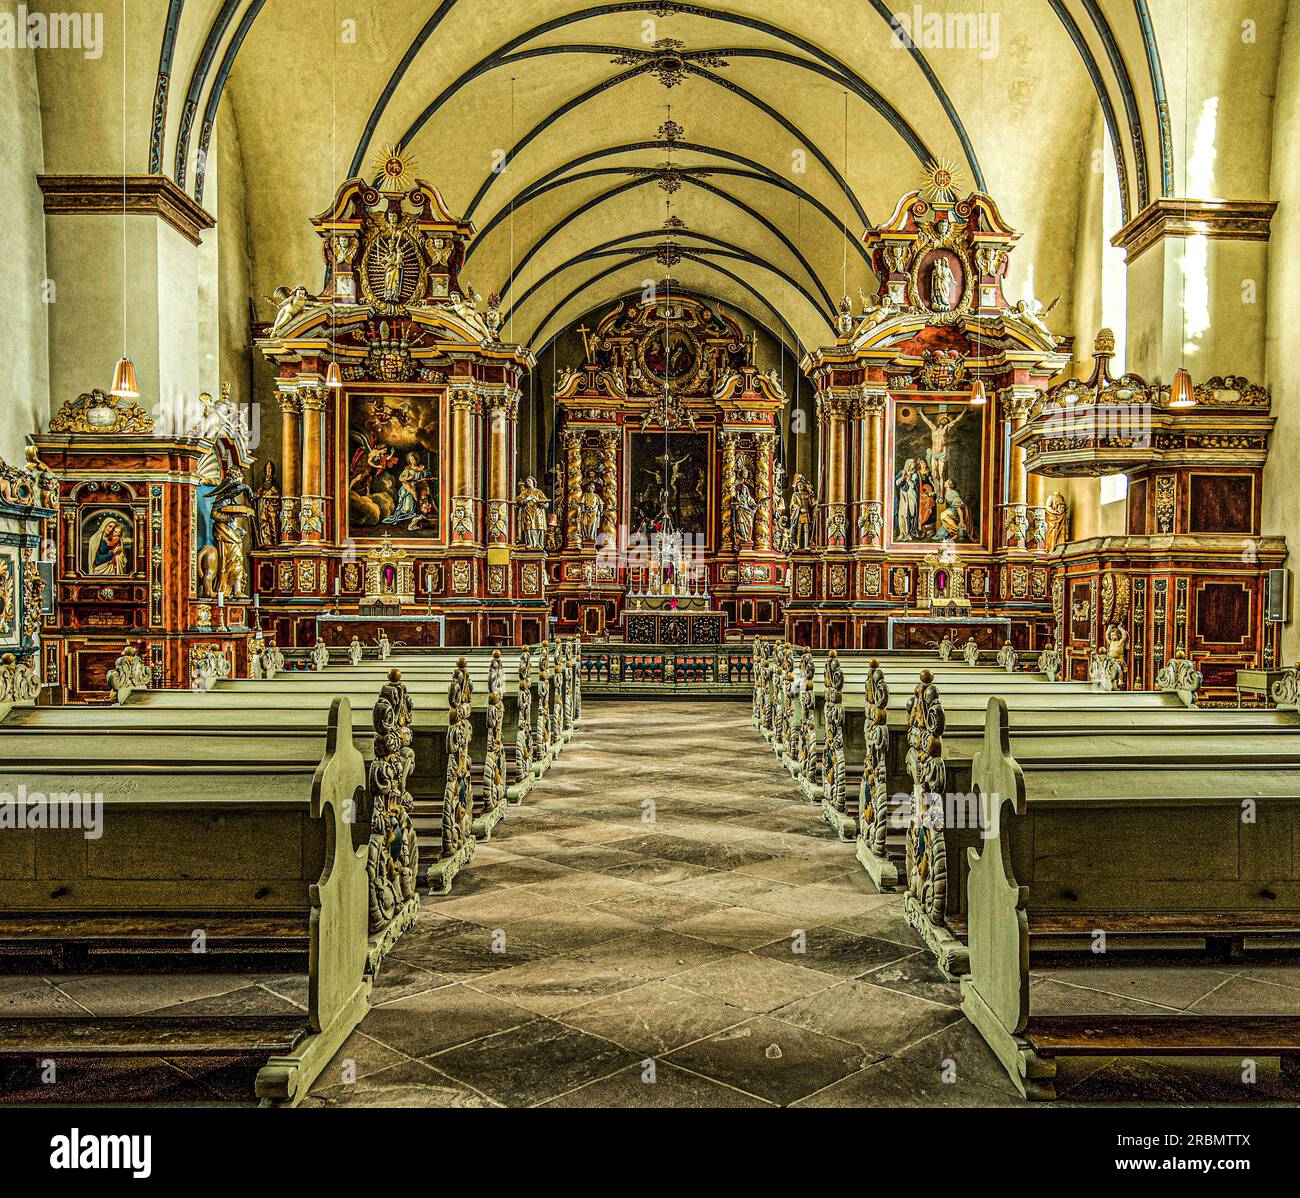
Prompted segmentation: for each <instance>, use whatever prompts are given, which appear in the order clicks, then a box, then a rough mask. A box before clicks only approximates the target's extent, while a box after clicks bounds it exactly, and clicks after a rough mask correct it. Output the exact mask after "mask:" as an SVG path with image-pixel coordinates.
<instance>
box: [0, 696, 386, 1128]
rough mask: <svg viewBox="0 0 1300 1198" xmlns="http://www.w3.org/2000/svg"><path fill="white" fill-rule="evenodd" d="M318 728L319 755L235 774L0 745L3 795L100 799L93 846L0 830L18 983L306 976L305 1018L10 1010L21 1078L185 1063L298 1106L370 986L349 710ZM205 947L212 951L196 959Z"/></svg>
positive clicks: (7, 737)
mask: <svg viewBox="0 0 1300 1198" xmlns="http://www.w3.org/2000/svg"><path fill="white" fill-rule="evenodd" d="M320 722H321V735H320V736H319V737H318V740H317V743H316V745H315V746H314V747H313V748H312V751H311V752H304V749H305V748H306V744H305V742H303V741H302V740H301V739H283V738H275V737H273V736H271V737H269V738H268V737H259V738H257V739H258V741H259V742H261V743H259V744H258V746H257V749H256V751H254V750H252V749H249V750H248V757H247V759H246V760H245V759H244V758H243V757H240V756H239V754H240V753H243V752H244V750H240V751H238V753H237V757H238V760H237V761H236V763H235V764H233V765H229V766H227V765H223V764H222V763H221V762H220V761H218V760H213V759H212V758H211V757H210V756H208V755H206V754H205V752H204V750H203V746H201V745H195V746H193V751H191V752H189V753H184V754H177V753H175V752H174V749H175V748H176V747H178V746H176V745H173V746H172V749H171V750H167V749H161V750H160V748H159V747H158V746H157V745H156V744H155V743H152V742H150V740H149V739H148V738H137V737H133V736H131V735H122V736H117V737H112V738H109V739H110V740H111V749H109V750H108V751H103V750H102V749H97V748H96V747H94V746H92V745H90V744H86V743H83V741H82V738H80V737H78V736H77V735H75V734H72V733H68V734H65V735H64V736H63V737H62V738H57V737H53V736H49V735H43V736H37V737H27V736H26V735H25V734H23V733H21V732H19V733H14V732H11V731H8V732H6V733H4V736H3V740H2V741H0V743H3V744H4V746H5V749H6V753H5V765H4V767H3V772H4V775H6V776H4V777H3V779H2V780H0V786H3V787H4V788H5V789H6V790H8V791H9V793H11V794H16V793H19V791H18V789H17V788H18V785H19V783H22V784H23V785H25V786H26V787H27V788H28V789H27V792H26V793H27V794H28V795H31V794H33V793H34V792H36V791H38V790H39V791H41V793H44V794H46V795H54V794H66V793H70V792H78V793H91V794H98V793H102V795H103V798H102V803H103V807H102V836H101V837H100V838H98V839H86V838H85V835H84V833H83V831H82V830H80V829H78V828H58V829H54V828H31V827H27V828H23V829H9V830H7V831H6V832H5V835H4V841H3V845H2V846H0V851H2V852H3V854H4V857H3V868H0V933H2V934H3V945H4V955H3V963H4V966H5V968H6V969H7V970H8V971H10V972H12V971H13V970H15V969H18V968H20V967H22V966H23V965H24V964H26V965H30V964H31V963H32V962H34V961H35V962H38V963H39V964H40V965H41V966H42V967H44V968H50V967H58V966H60V965H62V966H65V967H66V966H71V967H72V968H74V969H76V970H78V971H81V970H84V969H87V968H90V967H93V966H96V965H101V964H104V963H107V964H109V965H111V966H112V967H113V968H114V969H120V968H122V967H123V964H124V963H128V962H129V963H131V964H133V965H136V966H139V965H140V964H141V961H142V960H143V962H144V963H145V965H146V966H147V965H148V963H149V962H154V963H155V964H156V963H157V962H159V961H162V962H165V964H166V965H167V966H168V967H170V968H176V967H180V966H183V965H188V966H191V967H193V966H201V967H203V968H207V967H210V966H211V965H212V964H213V963H218V964H219V966H220V968H221V969H222V970H223V971H224V970H228V969H230V968H231V966H232V964H241V963H242V964H244V965H245V966H248V965H253V966H254V967H256V968H260V967H262V966H264V965H265V964H267V963H268V962H274V963H276V964H278V965H280V967H281V968H288V969H292V970H296V971H298V972H304V973H306V974H307V978H308V986H307V1009H306V1010H305V1011H303V1012H302V1013H300V1014H290V1015H285V1014H283V1013H282V1012H280V1011H274V1012H251V1013H248V1014H241V1015H225V1016H220V1017H209V1018H195V1017H194V1016H192V1015H189V1014H181V1015H167V1014H165V1013H160V1014H156V1015H148V1016H125V1017H122V1016H119V1017H114V1016H99V1015H96V1016H59V1017H56V1018H50V1017H45V1016H41V1017H37V1018H30V1019H25V1018H21V1017H17V1016H15V1015H14V1014H13V1013H12V1012H7V1015H6V1019H5V1021H4V1026H3V1029H2V1030H0V1060H4V1061H6V1062H8V1068H7V1069H6V1073H7V1074H8V1075H9V1077H10V1079H11V1081H13V1080H14V1079H15V1078H16V1077H18V1078H20V1077H21V1075H22V1073H23V1069H24V1066H25V1064H26V1063H30V1067H31V1070H32V1074H33V1077H34V1076H35V1073H36V1070H37V1068H38V1067H39V1065H40V1063H42V1062H44V1061H46V1060H48V1059H53V1060H54V1061H55V1062H56V1063H58V1062H59V1061H65V1062H66V1061H67V1060H68V1058H78V1059H86V1058H126V1057H138V1056H156V1055H163V1056H172V1055H179V1056H190V1057H208V1058H212V1059H214V1060H219V1061H221V1063H222V1064H223V1065H230V1066H232V1067H235V1066H238V1067H242V1068H247V1069H248V1070H249V1071H250V1073H251V1072H253V1071H255V1074H256V1076H255V1079H254V1081H253V1093H255V1094H256V1096H257V1097H258V1098H259V1099H261V1100H262V1102H263V1103H264V1104H283V1105H294V1104H296V1103H297V1102H299V1101H300V1100H301V1099H302V1097H303V1096H304V1095H305V1094H306V1092H307V1089H308V1087H309V1086H310V1085H311V1083H312V1081H313V1080H314V1079H315V1078H316V1076H317V1075H318V1074H319V1073H320V1071H321V1069H322V1068H323V1067H324V1066H325V1065H326V1063H328V1061H329V1060H330V1059H331V1058H332V1057H333V1056H334V1054H335V1053H336V1052H337V1051H338V1049H339V1047H340V1046H341V1045H342V1044H343V1042H344V1040H346V1039H347V1037H348V1036H349V1035H350V1034H351V1032H352V1030H353V1029H354V1028H355V1027H356V1026H357V1024H358V1023H359V1022H360V1020H361V1018H362V1016H363V1015H364V1014H365V1011H366V1007H367V1000H368V996H369V993H370V987H371V984H372V980H373V974H372V972H371V971H370V969H369V968H368V947H369V936H368V925H369V916H368V907H369V903H370V893H371V886H370V882H369V880H368V877H367V869H368V863H369V847H368V846H369V844H370V834H371V824H370V823H369V822H368V821H366V820H364V819H359V818H358V808H361V809H362V811H361V814H363V815H364V814H365V812H364V808H365V807H366V806H367V804H366V803H365V801H364V800H365V795H366V782H367V780H366V770H365V766H364V764H363V762H362V760H361V756H360V754H359V753H357V751H356V749H355V747H354V745H353V731H352V714H351V708H350V705H349V704H348V702H347V700H346V699H340V700H337V701H335V702H334V703H333V704H332V706H331V707H330V709H329V715H328V721H327V720H326V717H325V714H324V712H322V713H321V721H320ZM15 736H16V737H19V738H22V743H18V741H17V740H15V739H14V738H15ZM321 742H323V755H322V753H321V752H320V751H318V750H319V749H320V748H321ZM230 743H231V742H229V741H227V742H226V744H225V747H226V748H229V745H230ZM234 743H240V742H239V741H236V742H234ZM263 749H265V750H268V751H269V752H268V754H267V755H263V754H262V752H261V750H263ZM97 752H99V753H100V754H101V755H100V756H98V757H97V756H96V755H95V754H96V753H97ZM164 758H165V759H166V760H165V761H164V760H163V759H164ZM200 934H202V935H203V936H205V937H206V938H207V944H206V947H207V948H208V949H209V950H210V951H209V952H196V951H195V944H196V942H198V937H199V935H200ZM105 1097H106V1098H109V1097H111V1095H105Z"/></svg>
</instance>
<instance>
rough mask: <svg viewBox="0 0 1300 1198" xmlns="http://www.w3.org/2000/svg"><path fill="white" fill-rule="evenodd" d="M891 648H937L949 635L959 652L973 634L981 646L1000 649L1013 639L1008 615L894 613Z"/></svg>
mask: <svg viewBox="0 0 1300 1198" xmlns="http://www.w3.org/2000/svg"><path fill="white" fill-rule="evenodd" d="M888 636H889V648H891V649H937V648H938V646H939V642H940V641H941V640H943V638H944V636H947V637H948V638H949V639H950V640H951V641H952V643H953V647H954V649H955V650H956V651H957V652H961V647H962V646H963V645H964V644H965V643H966V642H967V641H968V640H969V639H970V638H971V637H974V638H975V643H976V644H977V645H978V646H979V647H980V648H981V649H1000V648H1001V647H1002V645H1001V642H1002V641H1009V640H1010V639H1011V619H1010V617H1008V616H920V615H918V616H890V617H889V632H888Z"/></svg>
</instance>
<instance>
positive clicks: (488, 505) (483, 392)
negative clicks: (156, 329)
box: [253, 156, 547, 645]
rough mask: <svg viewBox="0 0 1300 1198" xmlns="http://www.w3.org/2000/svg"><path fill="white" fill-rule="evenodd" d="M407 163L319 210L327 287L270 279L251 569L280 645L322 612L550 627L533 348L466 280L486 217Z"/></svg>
mask: <svg viewBox="0 0 1300 1198" xmlns="http://www.w3.org/2000/svg"><path fill="white" fill-rule="evenodd" d="M390 168H391V169H390ZM408 168H409V163H407V162H406V161H405V160H404V159H403V158H401V157H400V156H397V157H395V158H394V159H391V160H390V161H389V162H388V163H386V164H385V171H384V172H383V173H381V176H380V179H379V181H378V182H377V183H376V184H375V185H373V186H372V185H371V184H370V183H368V182H366V181H365V180H362V179H352V180H349V181H348V182H346V183H344V184H343V185H342V187H340V188H339V191H338V193H337V195H336V196H335V198H334V201H333V203H332V204H331V205H330V207H329V208H328V209H327V210H326V211H325V212H323V213H321V214H320V215H319V216H317V217H316V218H314V220H313V221H312V225H313V227H314V229H315V231H316V233H317V235H318V237H319V238H320V241H321V250H322V254H323V258H324V268H325V282H324V286H323V288H322V289H321V291H320V293H319V294H316V295H312V294H310V293H309V292H308V291H307V289H306V288H305V287H302V286H298V287H294V288H290V287H282V288H280V289H278V291H277V294H276V297H275V299H276V301H277V303H278V307H277V311H276V315H275V318H274V320H273V322H272V323H271V325H270V326H269V327H268V328H267V329H266V330H265V333H264V335H263V336H261V337H260V338H258V340H257V346H258V348H259V349H260V350H261V352H262V353H263V354H264V355H265V356H266V357H267V358H268V359H269V360H270V361H272V362H273V363H275V365H276V366H277V368H278V377H277V379H276V389H277V390H276V399H277V401H278V404H279V408H280V454H279V461H278V462H276V461H270V460H268V461H265V462H261V463H259V467H258V469H259V478H260V479H262V485H261V487H260V488H259V505H260V507H259V510H260V511H262V512H263V513H264V515H263V517H262V519H261V520H260V522H259V523H260V526H261V527H260V533H261V535H260V538H259V542H258V544H257V547H256V548H255V550H254V552H253V570H254V576H255V583H256V587H257V590H258V592H259V593H260V595H261V596H262V607H263V612H264V613H265V616H266V618H267V619H268V621H269V622H270V624H271V626H272V627H273V628H274V629H275V631H276V633H277V634H278V635H279V637H280V638H281V643H282V644H285V645H305V644H310V643H312V638H313V637H314V636H315V632H316V628H317V617H318V616H320V615H322V613H323V612H325V611H329V612H334V613H345V614H352V615H371V616H373V615H375V614H376V613H377V612H382V613H387V614H393V615H419V614H421V613H437V614H440V615H441V616H442V617H443V619H444V621H445V635H446V640H447V643H449V644H453V645H479V644H506V643H523V642H534V641H538V640H541V639H543V637H544V636H545V635H546V627H547V600H546V592H545V587H546V578H545V570H544V565H545V553H544V547H543V546H542V545H540V544H538V543H536V541H535V540H534V539H532V538H530V537H527V536H525V535H523V534H524V529H523V523H524V516H523V512H522V511H519V512H517V511H516V507H517V504H516V492H517V490H518V488H517V485H516V478H515V459H516V436H517V425H518V414H519V399H520V381H521V378H522V377H523V375H524V374H525V373H526V372H527V371H528V370H529V369H531V367H532V365H533V360H532V356H531V355H530V354H529V352H528V351H527V350H525V349H524V348H523V347H521V346H518V345H513V344H508V343H506V342H503V341H502V340H501V337H500V331H501V323H502V315H501V310H500V306H499V301H498V299H497V297H496V296H495V295H492V296H489V298H488V300H487V301H486V306H484V301H483V300H482V299H481V297H480V296H479V295H478V294H477V293H476V292H475V291H474V289H473V287H472V286H471V285H470V284H469V283H468V282H467V281H465V280H464V279H462V277H461V267H462V264H463V262H464V260H465V250H466V245H467V243H468V241H469V240H470V239H471V238H472V237H473V235H474V232H475V229H474V225H473V224H472V222H469V221H465V220H461V219H460V218H459V217H456V216H454V215H453V214H452V213H451V212H450V211H449V210H448V209H447V206H446V204H445V202H444V201H443V199H442V196H441V195H440V194H439V192H438V190H437V188H435V187H433V186H431V185H430V184H428V183H425V182H422V181H419V180H415V181H412V180H411V178H410V177H409V176H408V174H407V171H408ZM322 627H325V628H330V627H331V624H330V622H329V621H327V620H326V621H322Z"/></svg>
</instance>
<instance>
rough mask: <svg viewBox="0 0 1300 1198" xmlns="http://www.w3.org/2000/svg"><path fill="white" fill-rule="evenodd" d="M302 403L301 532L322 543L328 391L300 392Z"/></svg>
mask: <svg viewBox="0 0 1300 1198" xmlns="http://www.w3.org/2000/svg"><path fill="white" fill-rule="evenodd" d="M298 395H299V397H300V399H301V401H302V498H301V500H300V501H299V504H298V531H299V533H300V534H301V537H302V540H304V541H320V540H321V539H322V537H323V535H324V531H325V458H324V452H323V449H324V444H325V404H326V401H327V399H328V396H329V392H328V391H326V390H325V389H324V388H323V387H309V388H305V389H303V390H301V391H299V392H298Z"/></svg>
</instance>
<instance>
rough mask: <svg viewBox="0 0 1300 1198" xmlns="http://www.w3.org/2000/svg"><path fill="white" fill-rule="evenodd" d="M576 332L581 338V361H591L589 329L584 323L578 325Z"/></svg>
mask: <svg viewBox="0 0 1300 1198" xmlns="http://www.w3.org/2000/svg"><path fill="white" fill-rule="evenodd" d="M576 331H577V333H578V335H579V336H581V338H582V355H583V362H584V363H585V362H590V361H591V330H590V329H589V328H587V326H586V325H585V324H583V325H579V326H578V328H577V330H576Z"/></svg>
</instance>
